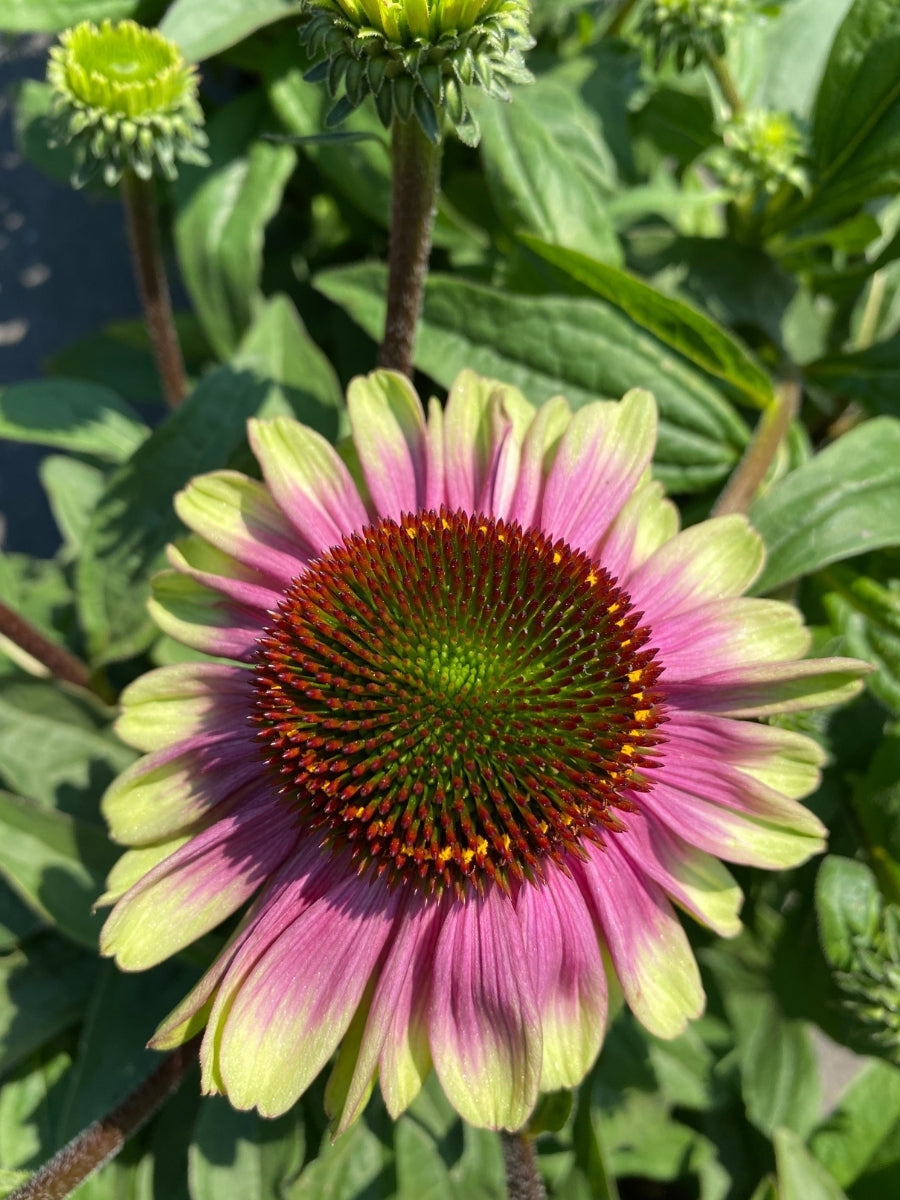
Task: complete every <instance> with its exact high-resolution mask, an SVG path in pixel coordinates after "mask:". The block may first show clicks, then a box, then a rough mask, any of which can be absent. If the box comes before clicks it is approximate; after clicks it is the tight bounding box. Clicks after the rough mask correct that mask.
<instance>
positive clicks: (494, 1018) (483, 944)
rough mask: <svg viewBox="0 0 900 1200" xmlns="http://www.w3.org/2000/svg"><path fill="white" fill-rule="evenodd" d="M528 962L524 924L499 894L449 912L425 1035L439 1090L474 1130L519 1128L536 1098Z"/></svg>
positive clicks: (537, 1038)
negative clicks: (481, 1127) (427, 1039)
mask: <svg viewBox="0 0 900 1200" xmlns="http://www.w3.org/2000/svg"><path fill="white" fill-rule="evenodd" d="M528 958H529V948H528V947H527V946H526V944H525V940H524V937H523V936H522V923H521V921H520V919H519V917H518V915H517V913H516V911H515V909H514V907H513V903H512V900H511V899H510V898H509V896H507V895H505V894H504V893H503V892H502V891H501V890H500V889H499V888H497V887H495V886H492V885H489V886H488V888H487V890H486V891H485V893H484V894H483V895H478V894H475V895H470V896H468V897H467V898H466V901H465V903H462V904H460V903H456V904H453V905H452V906H450V907H449V908H448V911H447V913H446V916H445V918H444V921H443V925H442V928H441V932H440V936H439V937H438V942H437V946H436V948H435V954H434V963H433V968H432V969H433V985H432V995H431V1005H430V1011H429V1017H428V1036H429V1042H430V1045H431V1056H432V1059H433V1060H434V1068H435V1071H436V1072H437V1075H438V1078H439V1079H440V1082H441V1086H442V1087H443V1089H444V1092H445V1093H446V1095H447V1098H448V1099H449V1101H450V1103H451V1104H452V1105H453V1107H454V1108H455V1109H456V1111H457V1112H458V1113H459V1114H460V1115H461V1116H462V1117H463V1118H464V1119H465V1120H467V1121H469V1123H470V1124H472V1125H478V1126H484V1127H487V1128H489V1129H518V1128H519V1127H520V1126H521V1125H522V1124H523V1123H524V1122H525V1120H526V1119H527V1118H528V1116H529V1114H530V1113H531V1110H532V1108H533V1107H534V1104H535V1101H536V1099H537V1094H538V1088H539V1086H540V1075H541V1060H542V1054H543V1051H542V1045H541V1023H540V1012H539V1010H538V1006H537V1000H536V997H535V991H534V985H533V983H532V981H531V979H530V977H529V973H528V971H527V970H523V965H524V964H526V963H527V962H528Z"/></svg>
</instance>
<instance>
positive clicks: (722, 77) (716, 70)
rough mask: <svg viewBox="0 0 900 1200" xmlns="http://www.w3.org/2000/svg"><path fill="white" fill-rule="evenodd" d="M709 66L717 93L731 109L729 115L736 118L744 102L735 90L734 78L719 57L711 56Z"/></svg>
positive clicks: (717, 55)
mask: <svg viewBox="0 0 900 1200" xmlns="http://www.w3.org/2000/svg"><path fill="white" fill-rule="evenodd" d="M709 66H710V69H711V71H712V73H713V75H715V77H716V83H717V84H718V85H719V91H720V92H721V93H722V97H723V99H724V101H725V103H726V104H727V105H728V107H729V108H730V109H731V115H732V116H733V117H736V116H737V115H738V113H741V112H743V110H744V102H743V100H742V99H741V94H740V92H739V91H738V90H737V84H736V83H735V82H734V76H733V75H732V74H731V71H730V70H729V69H728V63H726V61H725V59H724V58H722V56H721V55H719V54H713V55H712V56H711V57H710V59H709Z"/></svg>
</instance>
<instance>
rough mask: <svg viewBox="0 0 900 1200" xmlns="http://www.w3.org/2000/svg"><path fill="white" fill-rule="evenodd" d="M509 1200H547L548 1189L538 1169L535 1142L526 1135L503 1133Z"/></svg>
mask: <svg viewBox="0 0 900 1200" xmlns="http://www.w3.org/2000/svg"><path fill="white" fill-rule="evenodd" d="M500 1143H501V1145H502V1147H503V1161H504V1163H505V1164H506V1190H507V1195H508V1197H509V1200H547V1189H546V1188H545V1187H544V1181H543V1179H541V1176H540V1172H539V1171H538V1168H537V1156H536V1154H535V1152H534V1142H533V1141H532V1140H531V1138H530V1137H528V1136H526V1134H524V1133H501V1134H500Z"/></svg>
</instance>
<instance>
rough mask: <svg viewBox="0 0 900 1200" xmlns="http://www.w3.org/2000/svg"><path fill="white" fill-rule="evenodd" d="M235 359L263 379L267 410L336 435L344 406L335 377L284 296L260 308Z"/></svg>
mask: <svg viewBox="0 0 900 1200" xmlns="http://www.w3.org/2000/svg"><path fill="white" fill-rule="evenodd" d="M236 361H237V362H239V364H240V366H241V367H242V368H243V369H244V370H248V371H252V372H253V373H254V374H256V375H258V376H259V377H260V378H261V379H265V380H268V381H269V394H268V396H267V397H266V400H265V401H264V405H265V408H266V411H267V413H270V414H271V415H274V412H275V410H276V408H280V409H281V410H282V411H283V412H285V413H287V414H288V415H290V416H294V417H296V418H297V420H298V421H302V422H303V423H304V424H305V425H312V426H313V427H314V428H315V429H318V430H320V431H321V432H322V433H325V434H326V436H329V437H332V438H333V437H334V435H335V434H336V433H337V430H338V420H339V410H341V409H342V408H343V404H344V392H343V389H342V388H341V384H340V380H339V379H338V377H337V375H336V374H335V372H334V368H333V367H332V366H331V363H330V362H329V361H328V359H327V358H326V357H325V355H324V354H323V352H322V351H321V350H320V349H319V347H318V346H317V345H316V344H315V342H314V341H313V340H312V338H311V337H310V336H309V334H308V333H307V331H306V327H305V326H304V324H303V322H302V321H301V319H300V315H299V313H298V312H297V310H296V308H295V307H294V303H293V301H292V300H290V299H288V297H287V296H273V297H272V299H271V300H269V301H267V302H266V304H265V305H264V306H263V307H262V308H261V310H260V311H259V314H258V316H257V318H256V321H255V322H254V324H253V325H252V326H251V328H250V330H249V331H248V333H247V336H246V337H245V338H244V341H243V342H242V343H241V348H240V352H239V355H238V357H237V360H236Z"/></svg>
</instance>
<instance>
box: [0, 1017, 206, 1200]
mask: <svg viewBox="0 0 900 1200" xmlns="http://www.w3.org/2000/svg"><path fill="white" fill-rule="evenodd" d="M199 1040H200V1039H199V1036H198V1037H196V1038H194V1039H193V1040H192V1041H190V1042H186V1043H185V1045H183V1046H180V1047H179V1048H178V1049H177V1050H175V1051H174V1052H173V1053H172V1054H170V1055H169V1056H168V1057H167V1058H165V1059H163V1061H162V1063H160V1065H159V1066H158V1067H157V1068H156V1070H155V1071H154V1072H153V1074H152V1075H151V1076H150V1078H149V1079H145V1080H144V1082H143V1083H142V1084H141V1085H140V1087H138V1088H136V1089H135V1090H134V1091H133V1092H132V1093H131V1095H130V1096H126V1098H125V1099H124V1100H123V1101H122V1103H121V1104H118V1105H116V1107H115V1108H114V1109H113V1110H112V1111H111V1112H109V1113H107V1115H106V1116H105V1117H103V1118H102V1119H101V1120H99V1121H94V1123H93V1124H92V1125H88V1127H87V1129H83V1130H82V1131H81V1133H79V1134H78V1135H77V1136H76V1137H74V1138H73V1139H72V1140H71V1142H69V1143H68V1145H66V1146H63V1148H62V1149H61V1150H59V1151H57V1153H56V1154H54V1156H53V1157H52V1158H51V1159H50V1161H49V1162H48V1163H45V1164H44V1166H43V1167H41V1169H40V1170H39V1171H36V1172H35V1174H34V1175H32V1177H31V1178H30V1179H29V1180H28V1181H27V1182H26V1183H23V1184H22V1186H21V1187H20V1188H17V1189H16V1191H14V1192H13V1193H12V1194H11V1195H10V1196H9V1197H8V1200H63V1197H65V1196H68V1195H71V1193H72V1192H74V1191H75V1189H76V1188H77V1187H78V1186H79V1185H80V1184H81V1183H83V1182H84V1180H85V1179H87V1178H88V1176H90V1175H93V1173H94V1172H95V1171H97V1170H99V1168H100V1167H102V1166H103V1164H104V1163H106V1162H108V1161H109V1160H110V1159H111V1158H113V1157H114V1156H115V1155H116V1154H118V1153H119V1151H120V1150H121V1149H122V1147H123V1146H124V1145H125V1143H126V1141H127V1140H128V1139H129V1138H130V1137H131V1136H132V1134H134V1133H136V1132H137V1131H138V1130H139V1129H140V1128H141V1126H142V1125H143V1124H145V1122H147V1121H149V1119H150V1118H151V1117H152V1116H153V1114H154V1113H155V1112H156V1111H157V1109H159V1108H161V1107H162V1105H163V1103H164V1102H165V1100H166V1099H167V1098H168V1096H169V1095H170V1094H171V1093H172V1092H174V1091H175V1089H176V1088H177V1087H178V1086H179V1084H180V1083H181V1081H182V1079H183V1078H184V1075H185V1072H186V1071H187V1070H188V1068H189V1067H190V1066H191V1065H192V1063H193V1062H194V1061H195V1060H196V1057H197V1046H198V1044H199Z"/></svg>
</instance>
